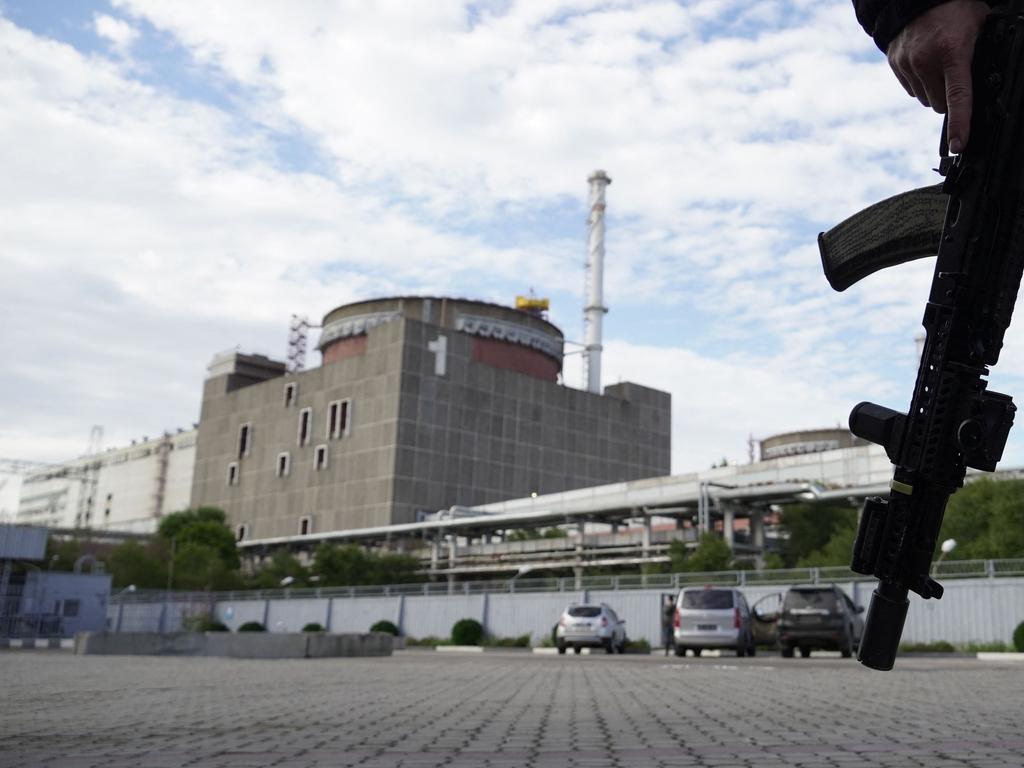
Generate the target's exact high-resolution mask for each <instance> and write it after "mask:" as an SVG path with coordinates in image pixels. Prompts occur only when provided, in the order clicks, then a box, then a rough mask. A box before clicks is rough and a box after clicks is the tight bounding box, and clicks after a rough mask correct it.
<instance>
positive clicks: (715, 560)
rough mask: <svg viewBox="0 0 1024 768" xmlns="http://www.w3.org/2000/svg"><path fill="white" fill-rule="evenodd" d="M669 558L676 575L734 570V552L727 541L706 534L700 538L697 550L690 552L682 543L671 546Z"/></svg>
mask: <svg viewBox="0 0 1024 768" xmlns="http://www.w3.org/2000/svg"><path fill="white" fill-rule="evenodd" d="M668 552H669V557H670V558H671V560H672V570H673V571H674V572H676V573H703V572H708V571H727V570H729V569H730V568H732V565H733V559H732V550H731V549H729V545H728V544H726V543H725V539H723V538H721V537H719V536H717V535H715V534H713V533H705V534H702V535H701V537H700V543H698V544H697V548H696V549H695V550H693V552H690V551H689V550H687V548H686V545H685V544H684V543H683V542H681V541H673V542H672V543H671V544H669V550H668Z"/></svg>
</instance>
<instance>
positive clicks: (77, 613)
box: [0, 524, 111, 638]
mask: <svg viewBox="0 0 1024 768" xmlns="http://www.w3.org/2000/svg"><path fill="white" fill-rule="evenodd" d="M48 535H49V532H48V531H47V529H46V528H39V527H36V526H26V525H7V524H0V638H5V637H7V638H9V637H74V635H75V633H76V632H81V631H87V630H92V631H99V630H103V629H105V628H106V623H107V603H109V602H110V582H111V576H110V574H107V573H102V572H100V569H99V568H97V564H96V563H93V572H92V573H81V567H82V564H83V561H84V559H85V558H83V559H82V560H79V562H78V563H76V564H75V571H74V572H72V573H68V572H66V571H48V570H43V569H42V568H41V567H40V566H38V565H36V563H40V562H42V561H43V560H44V559H45V557H46V540H47V537H48ZM16 566H17V567H16Z"/></svg>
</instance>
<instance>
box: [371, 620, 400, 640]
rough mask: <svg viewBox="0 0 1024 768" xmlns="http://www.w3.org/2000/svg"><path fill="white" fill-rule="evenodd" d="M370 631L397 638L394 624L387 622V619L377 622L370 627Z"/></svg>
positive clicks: (396, 628) (396, 629)
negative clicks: (384, 633) (385, 633)
mask: <svg viewBox="0 0 1024 768" xmlns="http://www.w3.org/2000/svg"><path fill="white" fill-rule="evenodd" d="M370 631H371V632H387V633H388V634H389V635H394V636H395V637H398V627H397V626H395V623H394V622H393V621H388V620H387V619H381V620H380V621H378V622H377V623H376V624H374V625H373V626H372V627H370Z"/></svg>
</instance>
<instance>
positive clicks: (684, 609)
mask: <svg viewBox="0 0 1024 768" xmlns="http://www.w3.org/2000/svg"><path fill="white" fill-rule="evenodd" d="M674 624H675V626H674V629H673V632H672V639H673V641H674V643H675V652H676V656H685V655H686V651H687V649H689V650H691V651H693V655H694V656H700V653H701V651H702V650H704V649H705V648H731V649H733V650H735V651H736V655H737V656H747V655H749V656H753V655H754V653H755V650H756V646H755V645H754V632H753V627H752V626H751V620H750V608H749V606H748V605H747V601H746V599H745V598H744V597H743V593H741V592H740V591H739V590H738V589H731V588H729V587H690V588H687V589H683V590H682V591H680V593H679V597H678V598H676V616H675V622H674Z"/></svg>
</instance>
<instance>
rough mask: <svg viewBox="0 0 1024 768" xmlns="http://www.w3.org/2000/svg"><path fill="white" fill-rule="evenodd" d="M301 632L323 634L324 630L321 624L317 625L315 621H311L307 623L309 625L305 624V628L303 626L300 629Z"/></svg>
mask: <svg viewBox="0 0 1024 768" xmlns="http://www.w3.org/2000/svg"><path fill="white" fill-rule="evenodd" d="M302 631H303V632H324V631H325V630H324V628H323V625H322V624H318V623H317V622H315V621H311V622H309V624H307V625H306V626H304V627H303V628H302Z"/></svg>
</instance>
